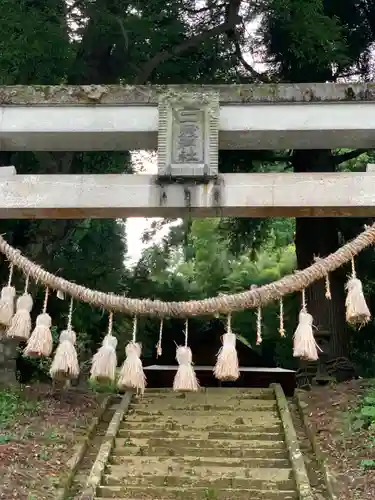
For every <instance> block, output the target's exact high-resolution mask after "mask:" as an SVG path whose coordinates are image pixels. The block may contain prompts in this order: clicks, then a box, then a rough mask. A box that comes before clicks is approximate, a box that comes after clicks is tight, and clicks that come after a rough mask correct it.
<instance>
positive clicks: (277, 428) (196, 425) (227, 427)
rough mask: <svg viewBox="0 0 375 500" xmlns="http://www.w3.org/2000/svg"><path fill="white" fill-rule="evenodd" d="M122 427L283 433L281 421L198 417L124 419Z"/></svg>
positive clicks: (130, 428)
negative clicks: (247, 422) (247, 421)
mask: <svg viewBox="0 0 375 500" xmlns="http://www.w3.org/2000/svg"><path fill="white" fill-rule="evenodd" d="M120 429H125V430H128V431H130V430H133V429H134V430H136V431H137V430H141V429H144V430H166V431H167V430H169V431H179V430H181V431H197V432H200V431H206V432H209V431H216V432H232V431H233V432H242V433H249V434H251V433H252V432H267V433H274V432H278V433H283V427H282V425H281V424H280V423H279V424H277V423H275V424H266V425H234V424H232V425H231V424H223V422H222V425H220V424H213V423H212V421H210V422H208V421H207V419H206V420H204V421H203V423H202V422H201V421H200V420H199V419H196V420H194V421H190V422H187V423H186V424H181V422H180V421H179V420H164V421H162V422H160V421H159V420H158V421H156V422H144V421H143V420H139V421H137V420H124V421H123V422H122V423H121V427H120Z"/></svg>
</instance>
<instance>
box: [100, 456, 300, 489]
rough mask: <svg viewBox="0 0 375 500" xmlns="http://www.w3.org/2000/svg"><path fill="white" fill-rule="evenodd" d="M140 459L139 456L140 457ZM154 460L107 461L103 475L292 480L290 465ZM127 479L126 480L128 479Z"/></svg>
mask: <svg viewBox="0 0 375 500" xmlns="http://www.w3.org/2000/svg"><path fill="white" fill-rule="evenodd" d="M141 458H142V457H141ZM154 458H155V460H154V461H152V462H150V461H145V460H144V461H143V462H137V461H133V462H129V463H127V466H126V467H124V465H123V464H120V465H115V464H110V465H107V466H106V469H105V474H106V476H107V477H114V478H117V479H121V480H123V479H125V480H132V478H134V479H137V480H142V479H148V480H150V479H151V480H152V479H153V478H154V477H161V478H162V479H163V480H165V479H168V478H169V477H175V478H179V477H182V478H188V479H189V478H190V479H191V481H192V482H195V481H197V480H203V481H207V482H211V481H216V480H221V479H223V480H224V479H225V480H228V481H231V480H232V479H236V480H237V479H238V480H239V479H244V480H248V481H253V480H262V481H266V482H271V483H279V482H281V483H285V482H287V481H289V480H293V472H292V469H291V467H283V468H278V467H243V466H241V465H240V466H238V467H236V468H234V467H233V466H230V465H229V466H228V465H225V464H220V463H217V462H216V463H213V464H205V463H203V464H202V463H198V464H196V463H195V462H184V461H179V460H175V459H174V458H168V459H167V460H161V459H160V457H154ZM129 478H130V479H129Z"/></svg>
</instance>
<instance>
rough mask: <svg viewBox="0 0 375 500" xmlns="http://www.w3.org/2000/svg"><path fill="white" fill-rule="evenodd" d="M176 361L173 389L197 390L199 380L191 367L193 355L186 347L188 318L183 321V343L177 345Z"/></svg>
mask: <svg viewBox="0 0 375 500" xmlns="http://www.w3.org/2000/svg"><path fill="white" fill-rule="evenodd" d="M176 361H177V363H178V369H177V373H176V375H175V377H174V381H173V390H174V391H192V392H196V391H198V389H199V382H198V379H197V376H196V374H195V371H194V368H193V355H192V352H191V349H190V347H188V320H186V321H185V345H184V346H177V349H176Z"/></svg>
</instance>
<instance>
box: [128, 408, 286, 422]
mask: <svg viewBox="0 0 375 500" xmlns="http://www.w3.org/2000/svg"><path fill="white" fill-rule="evenodd" d="M124 420H126V421H129V422H132V421H136V422H139V421H142V422H165V421H170V420H173V421H175V422H177V423H179V424H181V425H183V424H188V423H190V424H191V425H195V423H196V422H197V421H199V422H207V423H211V425H216V424H218V425H223V424H227V425H234V424H241V425H250V426H253V425H265V424H266V423H267V424H270V423H273V424H274V423H280V416H279V414H278V413H277V412H276V411H269V412H268V411H245V410H241V411H236V412H235V413H228V412H227V413H221V414H218V413H215V412H212V414H203V415H202V413H201V412H200V411H190V412H189V413H188V414H187V413H186V412H184V411H181V410H169V411H168V413H164V412H162V411H134V410H130V411H129V413H128V414H127V415H125V417H124Z"/></svg>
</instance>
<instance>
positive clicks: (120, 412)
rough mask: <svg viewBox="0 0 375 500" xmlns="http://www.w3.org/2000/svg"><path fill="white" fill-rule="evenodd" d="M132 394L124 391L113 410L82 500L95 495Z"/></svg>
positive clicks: (92, 497) (87, 499)
mask: <svg viewBox="0 0 375 500" xmlns="http://www.w3.org/2000/svg"><path fill="white" fill-rule="evenodd" d="M132 395H133V393H132V392H130V391H129V392H126V393H125V395H124V396H123V398H122V400H121V403H120V404H119V406H118V409H117V410H116V411H115V413H114V415H113V417H112V420H111V421H110V423H109V425H108V429H107V432H106V434H105V436H104V438H103V442H102V444H101V446H100V448H99V452H98V455H97V457H96V459H95V462H94V465H93V466H92V469H91V472H90V476H89V478H88V480H87V483H86V486H85V488H84V492H83V494H82V497H81V498H82V499H84V500H89V499H90V500H92V499H94V498H95V496H96V490H97V488H98V487H99V485H100V482H101V479H102V476H103V474H104V470H105V467H106V465H107V463H108V459H109V457H110V454H111V451H112V448H113V446H114V443H115V438H116V435H117V432H118V429H119V427H120V424H121V422H122V420H123V418H124V415H125V413H126V412H127V410H128V407H129V405H130V401H131V398H132Z"/></svg>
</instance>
